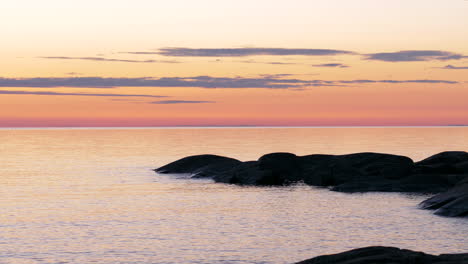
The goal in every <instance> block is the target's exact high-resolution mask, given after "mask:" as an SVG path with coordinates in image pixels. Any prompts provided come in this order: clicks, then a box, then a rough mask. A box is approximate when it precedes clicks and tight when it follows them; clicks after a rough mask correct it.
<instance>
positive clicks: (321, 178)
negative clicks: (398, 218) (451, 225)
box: [155, 151, 468, 216]
mask: <svg viewBox="0 0 468 264" xmlns="http://www.w3.org/2000/svg"><path fill="white" fill-rule="evenodd" d="M155 171H156V172H158V173H188V174H191V175H192V177H194V178H201V177H207V178H212V179H213V180H214V181H216V182H222V183H229V184H239V185H257V186H266V185H270V186H275V185H288V184H292V183H296V182H304V183H305V184H308V185H313V186H322V187H329V188H330V189H331V190H333V191H340V192H370V191H380V192H415V193H441V194H439V195H436V196H434V197H433V198H431V199H429V200H427V201H425V202H423V203H422V204H421V207H422V208H425V209H437V211H436V214H440V215H446V216H465V215H467V209H466V208H467V207H468V184H466V182H468V153H467V152H462V151H452V152H442V153H439V154H436V155H434V156H431V157H429V158H427V159H424V160H422V161H419V162H416V163H414V162H413V161H412V160H411V159H410V158H408V157H405V156H399V155H392V154H382V153H370V152H366V153H354V154H348V155H323V154H314V155H307V156H296V155H294V154H292V153H284V152H282V153H270V154H266V155H264V156H262V157H260V158H259V159H258V160H257V161H247V162H241V161H238V160H236V159H232V158H228V157H222V156H217V155H196V156H190V157H186V158H183V159H180V160H177V161H174V162H172V163H170V164H167V165H165V166H163V167H160V168H158V169H156V170H155Z"/></svg>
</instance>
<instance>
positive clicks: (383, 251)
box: [296, 246, 468, 264]
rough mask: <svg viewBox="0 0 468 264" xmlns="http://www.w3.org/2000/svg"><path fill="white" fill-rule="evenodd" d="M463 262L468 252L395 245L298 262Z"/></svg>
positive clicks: (322, 263) (335, 263)
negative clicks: (437, 251) (437, 252)
mask: <svg viewBox="0 0 468 264" xmlns="http://www.w3.org/2000/svg"><path fill="white" fill-rule="evenodd" d="M332 263H333V264H463V263H465V264H466V263H468V253H465V254H442V255H438V256H436V255H430V254H426V253H424V252H417V251H411V250H407V249H399V248H395V247H379V246H374V247H365V248H359V249H353V250H350V251H346V252H342V253H338V254H333V255H324V256H318V257H315V258H312V259H308V260H304V261H301V262H297V263H296V264H332Z"/></svg>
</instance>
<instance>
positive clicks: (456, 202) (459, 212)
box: [420, 178, 468, 216]
mask: <svg viewBox="0 0 468 264" xmlns="http://www.w3.org/2000/svg"><path fill="white" fill-rule="evenodd" d="M420 206H421V207H422V208H423V209H435V210H436V211H435V212H434V213H435V214H437V215H442V216H468V178H467V179H465V180H463V181H462V182H461V183H459V184H457V186H455V187H454V188H452V189H450V190H448V191H447V192H443V193H440V194H437V195H436V196H434V197H432V198H429V199H427V200H425V201H423V202H422V203H421V204H420Z"/></svg>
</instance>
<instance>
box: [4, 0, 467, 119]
mask: <svg viewBox="0 0 468 264" xmlns="http://www.w3.org/2000/svg"><path fill="white" fill-rule="evenodd" d="M467 14H468V1H466V0H450V1H440V0H425V1H420V0H412V1H402V0H393V1H387V0H360V1H357V0H328V1H312V0H289V1H271V0H269V1H266V0H255V1H251V0H250V1H246V0H237V1H219V0H217V1H215V0H199V1H193V0H185V1H182V0H172V1H154V0H131V1H130V0H113V1H108V0H100V1H96V0H93V1H91V0H81V1H71V0H42V1H37V0H15V1H5V2H4V3H2V7H1V9H0V28H1V29H2V30H1V33H2V36H1V45H0V55H1V58H2V59H1V60H0V107H1V108H0V109H1V110H0V127H36V126H37V127H47V126H178V125H191V126H192V125H194V126H205V125H267V126H350V125H352V126H361V125H415V126H417V125H457V124H468V100H467V99H468V15H467Z"/></svg>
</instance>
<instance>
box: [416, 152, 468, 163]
mask: <svg viewBox="0 0 468 264" xmlns="http://www.w3.org/2000/svg"><path fill="white" fill-rule="evenodd" d="M465 161H468V153H467V152H465V151H445V152H441V153H438V154H435V155H433V156H430V157H429V158H426V159H423V160H421V161H419V162H416V164H417V165H434V164H449V165H450V164H456V163H460V162H465Z"/></svg>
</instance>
